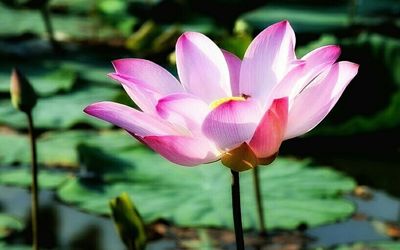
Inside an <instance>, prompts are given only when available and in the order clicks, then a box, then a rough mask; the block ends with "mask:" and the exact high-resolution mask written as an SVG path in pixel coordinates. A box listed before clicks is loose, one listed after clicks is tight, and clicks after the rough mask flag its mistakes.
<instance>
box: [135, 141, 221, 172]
mask: <svg viewBox="0 0 400 250" xmlns="http://www.w3.org/2000/svg"><path fill="white" fill-rule="evenodd" d="M143 140H144V142H145V143H146V144H147V145H148V146H149V147H151V148H152V149H153V150H154V151H156V152H157V153H159V154H160V155H162V156H163V157H165V158H166V159H167V160H169V161H171V162H173V163H176V164H179V165H184V166H195V165H199V164H203V163H209V162H212V161H216V160H218V159H219V157H220V152H219V151H218V150H217V149H216V148H215V146H214V145H213V144H211V143H210V142H209V141H208V140H207V139H205V138H194V137H188V136H146V137H144V138H143Z"/></svg>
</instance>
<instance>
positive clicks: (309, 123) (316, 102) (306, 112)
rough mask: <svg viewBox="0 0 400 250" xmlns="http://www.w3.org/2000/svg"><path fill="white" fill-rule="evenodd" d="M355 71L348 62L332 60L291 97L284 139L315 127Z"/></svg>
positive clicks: (356, 70)
mask: <svg viewBox="0 0 400 250" xmlns="http://www.w3.org/2000/svg"><path fill="white" fill-rule="evenodd" d="M357 72H358V65H357V64H355V63H351V62H339V63H335V64H334V65H333V66H332V67H330V68H329V69H326V70H324V72H323V73H321V75H319V76H318V77H317V78H316V79H315V80H314V81H313V82H312V83H311V84H310V85H308V86H307V87H306V88H305V89H304V90H303V91H302V92H301V93H300V94H299V95H298V96H297V97H296V98H295V99H294V103H293V105H292V106H291V108H290V110H289V117H288V127H287V131H286V134H285V139H289V138H293V137H296V136H300V135H303V134H305V133H307V132H308V131H310V130H311V129H313V128H314V127H315V126H317V125H318V124H319V123H320V122H321V121H322V120H323V119H324V118H325V116H326V115H327V114H328V113H329V111H331V109H332V108H333V106H334V105H335V104H336V102H337V101H338V99H339V97H340V96H341V95H342V93H343V91H344V89H345V88H346V86H347V85H348V84H349V82H350V81H351V80H352V79H353V78H354V77H355V75H356V74H357Z"/></svg>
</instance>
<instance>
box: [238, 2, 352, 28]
mask: <svg viewBox="0 0 400 250" xmlns="http://www.w3.org/2000/svg"><path fill="white" fill-rule="evenodd" d="M346 8H347V7H346V6H340V5H339V6H335V7H333V6H330V7H329V8H327V7H326V6H305V5H284V4H282V5H267V6H264V7H261V8H258V9H256V10H253V11H250V12H248V13H245V14H244V15H242V16H241V17H240V18H239V19H238V22H245V23H247V24H248V25H249V26H250V27H252V28H254V29H257V30H262V29H264V28H266V27H268V26H269V25H271V24H273V23H276V22H279V21H281V20H284V19H287V20H289V22H290V24H291V25H292V26H293V29H294V30H295V31H296V33H323V32H330V31H335V30H341V29H344V28H347V27H349V25H350V21H349V18H348V11H347V9H346Z"/></svg>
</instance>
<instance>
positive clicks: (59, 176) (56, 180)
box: [0, 167, 70, 189]
mask: <svg viewBox="0 0 400 250" xmlns="http://www.w3.org/2000/svg"><path fill="white" fill-rule="evenodd" d="M69 175H70V174H68V173H65V172H61V171H49V170H44V169H41V170H40V171H39V177H38V178H39V180H38V182H39V186H40V188H46V189H54V188H57V187H58V186H60V185H61V184H62V183H64V182H66V181H67V179H68V176H69ZM31 183H32V177H31V170H30V169H29V168H27V167H23V168H1V169H0V184H3V185H9V186H18V187H29V186H30V185H31Z"/></svg>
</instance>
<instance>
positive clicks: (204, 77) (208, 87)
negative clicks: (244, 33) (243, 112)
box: [176, 32, 232, 103]
mask: <svg viewBox="0 0 400 250" xmlns="http://www.w3.org/2000/svg"><path fill="white" fill-rule="evenodd" d="M176 65H177V68H178V74H179V78H180V80H181V82H182V85H183V86H184V88H185V89H186V90H187V91H188V92H189V93H192V94H194V95H196V96H199V97H200V98H202V99H203V100H204V101H205V102H207V103H211V102H212V101H214V100H217V99H220V98H223V97H226V96H231V94H232V93H231V86H230V78H229V70H228V66H227V63H226V61H225V58H224V56H223V54H222V52H221V50H220V49H219V48H218V47H217V45H215V43H214V42H213V41H211V40H210V39H209V38H208V37H206V36H204V35H203V34H200V33H196V32H186V33H184V34H183V35H182V36H181V37H179V39H178V41H177V43H176Z"/></svg>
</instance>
